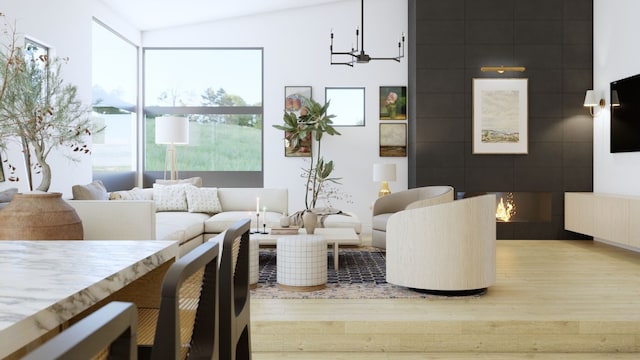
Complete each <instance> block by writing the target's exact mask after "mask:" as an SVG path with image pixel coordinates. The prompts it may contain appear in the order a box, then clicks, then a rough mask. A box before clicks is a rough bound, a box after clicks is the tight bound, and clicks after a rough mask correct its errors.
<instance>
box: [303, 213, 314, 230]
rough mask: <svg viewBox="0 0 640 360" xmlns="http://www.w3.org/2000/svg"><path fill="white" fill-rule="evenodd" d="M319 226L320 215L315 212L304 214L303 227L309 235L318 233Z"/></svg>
mask: <svg viewBox="0 0 640 360" xmlns="http://www.w3.org/2000/svg"><path fill="white" fill-rule="evenodd" d="M317 224H318V215H317V214H316V213H314V212H313V211H305V212H304V214H302V225H303V226H304V229H305V230H306V231H307V234H313V233H314V231H316V225H317Z"/></svg>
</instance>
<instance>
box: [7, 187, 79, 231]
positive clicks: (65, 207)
mask: <svg viewBox="0 0 640 360" xmlns="http://www.w3.org/2000/svg"><path fill="white" fill-rule="evenodd" d="M83 237H84V232H83V229H82V221H81V220H80V217H79V216H78V214H77V213H76V211H75V209H74V208H73V207H71V205H69V204H67V202H66V201H64V200H63V199H62V194H61V193H26V194H15V195H14V196H13V200H11V202H10V203H9V205H7V206H6V207H5V208H4V209H2V210H1V211H0V239H1V240H82V239H83Z"/></svg>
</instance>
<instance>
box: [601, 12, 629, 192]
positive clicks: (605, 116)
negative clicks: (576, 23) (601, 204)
mask: <svg viewBox="0 0 640 360" xmlns="http://www.w3.org/2000/svg"><path fill="white" fill-rule="evenodd" d="M639 13H640V2H639V1H637V0H616V1H611V0H594V11H593V15H594V30H593V38H594V45H593V54H594V59H593V87H594V90H596V91H599V92H600V93H601V95H602V96H604V98H605V100H606V102H607V105H608V104H610V101H609V100H610V99H609V83H610V82H611V81H614V80H619V79H622V78H625V77H628V76H632V75H636V74H639V73H640V47H639V46H638V34H640V22H638V14H639ZM594 121H595V123H594V136H593V146H594V149H593V161H594V166H593V172H594V179H593V191H594V192H603V193H612V194H625V195H640V152H632V153H616V154H612V153H610V152H609V145H610V141H609V135H610V126H609V122H610V114H609V111H608V109H605V111H602V112H600V114H599V115H598V116H597V117H596V118H595V119H594Z"/></svg>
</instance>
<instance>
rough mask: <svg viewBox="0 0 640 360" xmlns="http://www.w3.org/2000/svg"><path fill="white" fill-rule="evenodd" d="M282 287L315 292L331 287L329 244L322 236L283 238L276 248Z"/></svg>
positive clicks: (280, 285)
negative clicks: (329, 279)
mask: <svg viewBox="0 0 640 360" xmlns="http://www.w3.org/2000/svg"><path fill="white" fill-rule="evenodd" d="M276 252H277V255H276V262H277V278H278V286H279V287H280V288H282V289H285V290H293V291H314V290H319V289H323V288H324V287H325V286H326V284H327V241H326V240H325V239H324V238H323V237H322V236H320V235H304V234H301V235H296V236H286V237H281V238H279V239H278V241H277V245H276Z"/></svg>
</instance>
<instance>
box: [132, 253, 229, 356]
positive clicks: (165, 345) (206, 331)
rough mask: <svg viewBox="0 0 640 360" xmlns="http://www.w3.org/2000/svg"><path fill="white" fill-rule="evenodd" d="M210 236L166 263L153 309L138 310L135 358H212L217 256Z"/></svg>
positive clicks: (215, 353)
mask: <svg viewBox="0 0 640 360" xmlns="http://www.w3.org/2000/svg"><path fill="white" fill-rule="evenodd" d="M219 249H220V246H219V245H218V243H217V242H215V241H210V242H206V243H203V244H202V245H199V246H198V247H196V248H195V249H193V250H192V251H190V252H188V253H187V254H185V255H184V256H182V257H181V258H180V259H178V260H177V261H176V262H175V263H173V264H172V265H171V267H170V268H169V270H168V271H167V274H166V275H165V278H164V281H163V283H162V290H161V300H160V307H159V309H149V308H141V309H139V311H138V316H139V323H140V326H139V330H138V357H139V358H140V359H154V360H158V359H170V360H175V359H207V360H209V359H218V341H217V339H218V256H219V252H220V250H219Z"/></svg>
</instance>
